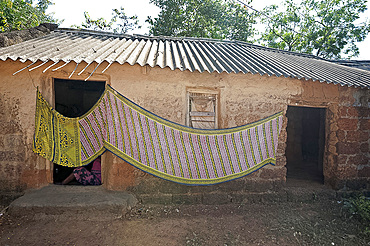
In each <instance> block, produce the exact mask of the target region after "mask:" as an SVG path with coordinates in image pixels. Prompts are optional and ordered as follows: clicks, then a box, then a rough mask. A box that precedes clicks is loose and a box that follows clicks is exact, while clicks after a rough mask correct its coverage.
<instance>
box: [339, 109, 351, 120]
mask: <svg viewBox="0 0 370 246" xmlns="http://www.w3.org/2000/svg"><path fill="white" fill-rule="evenodd" d="M348 108H349V107H340V108H339V116H340V117H341V118H347V110H348Z"/></svg>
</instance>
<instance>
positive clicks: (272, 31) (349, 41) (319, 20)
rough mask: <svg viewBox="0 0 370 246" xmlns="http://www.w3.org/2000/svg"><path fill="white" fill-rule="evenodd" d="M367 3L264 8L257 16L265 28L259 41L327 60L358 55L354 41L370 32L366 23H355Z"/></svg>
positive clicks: (339, 0) (289, 1)
mask: <svg viewBox="0 0 370 246" xmlns="http://www.w3.org/2000/svg"><path fill="white" fill-rule="evenodd" d="M366 2H367V0H302V1H301V3H299V4H296V3H295V1H294V0H285V2H284V5H283V8H284V9H283V10H282V11H280V10H279V7H278V6H277V5H271V6H269V7H266V8H265V9H264V11H263V15H262V16H261V18H262V21H263V22H265V23H267V26H268V28H266V31H265V32H263V33H262V36H261V42H262V43H263V44H266V45H267V46H269V47H273V48H279V49H284V50H289V51H297V52H303V53H310V54H315V55H317V56H320V57H323V58H327V59H341V58H342V54H345V55H346V56H347V57H348V58H350V57H353V56H358V54H359V50H358V47H357V46H356V42H361V41H363V40H364V39H365V38H366V36H367V35H368V33H369V32H370V22H369V21H365V22H363V23H358V24H355V23H356V21H358V19H359V18H360V14H361V13H363V12H364V11H365V10H366V9H367V7H366Z"/></svg>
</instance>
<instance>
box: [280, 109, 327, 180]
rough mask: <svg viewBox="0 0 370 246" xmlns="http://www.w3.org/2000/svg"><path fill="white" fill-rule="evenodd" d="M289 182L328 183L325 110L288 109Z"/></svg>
mask: <svg viewBox="0 0 370 246" xmlns="http://www.w3.org/2000/svg"><path fill="white" fill-rule="evenodd" d="M287 117H288V127H287V133H288V139H287V147H286V157H287V170H288V172H287V181H289V180H307V181H313V182H319V183H323V182H324V175H323V155H324V146H325V109H324V108H308V107H294V106H288V110H287Z"/></svg>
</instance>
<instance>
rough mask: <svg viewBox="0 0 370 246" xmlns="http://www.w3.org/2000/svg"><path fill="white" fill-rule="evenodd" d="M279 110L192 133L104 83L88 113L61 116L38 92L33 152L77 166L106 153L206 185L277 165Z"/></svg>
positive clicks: (166, 175)
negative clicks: (246, 121)
mask: <svg viewBox="0 0 370 246" xmlns="http://www.w3.org/2000/svg"><path fill="white" fill-rule="evenodd" d="M281 127H282V112H279V113H277V114H274V115H272V116H270V117H268V118H266V119H263V120H260V121H257V122H254V123H251V124H248V125H244V126H238V127H234V128H229V129H216V130H214V129H194V128H190V127H187V126H183V125H179V124H177V123H174V122H171V121H168V120H166V119H163V118H161V117H159V116H157V115H155V114H153V113H151V112H149V111H147V110H145V109H143V108H142V107H140V106H138V105H137V104H135V103H133V102H131V101H130V100H128V99H127V98H126V97H124V96H122V95H120V94H119V93H118V92H117V91H115V90H114V89H113V88H112V87H110V86H109V85H107V87H106V89H105V91H104V93H103V94H102V96H101V97H100V99H99V100H98V102H97V103H96V104H95V106H94V107H92V108H91V109H90V110H89V112H87V113H86V114H85V115H83V116H81V117H78V118H68V117H64V116H63V115H61V114H60V113H58V112H57V111H56V110H55V109H53V108H52V107H50V105H49V104H48V102H47V101H46V100H45V99H44V98H43V97H42V95H41V93H40V92H39V91H37V103H36V116H35V136H34V145H33V151H34V152H35V153H37V154H39V155H41V156H43V157H45V158H46V159H48V160H50V161H52V162H53V163H56V164H59V165H63V166H68V167H78V166H82V165H86V164H88V163H90V162H91V161H93V160H94V159H95V158H96V157H97V156H99V155H101V154H102V153H103V152H104V151H106V150H108V151H110V152H112V153H114V154H115V155H117V156H118V157H120V158H122V159H123V160H125V161H126V162H128V163H130V164H131V165H133V166H135V167H137V168H139V169H141V170H143V171H145V172H148V173H150V174H152V175H155V176H157V177H160V178H163V179H166V180H170V181H173V182H177V183H181V184H187V185H210V184H217V183H221V182H225V181H229V180H232V179H236V178H240V177H243V176H245V175H247V174H250V173H251V172H253V171H255V170H257V169H259V168H261V167H263V166H265V165H267V164H272V165H275V163H276V148H277V145H278V138H279V133H280V130H281Z"/></svg>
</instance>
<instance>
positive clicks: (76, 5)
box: [47, 0, 370, 60]
mask: <svg viewBox="0 0 370 246" xmlns="http://www.w3.org/2000/svg"><path fill="white" fill-rule="evenodd" d="M53 2H54V5H52V6H49V8H48V10H47V13H50V12H54V17H55V18H57V19H59V20H62V19H64V21H63V23H62V24H61V25H60V26H59V27H63V28H69V27H71V26H72V25H81V24H82V23H83V21H84V14H83V13H84V11H87V12H88V13H89V15H90V16H91V18H93V19H97V18H100V17H103V18H104V19H106V20H110V18H111V17H112V9H114V8H120V7H123V8H124V9H125V13H126V15H127V16H132V15H137V16H138V18H139V25H142V26H143V27H142V28H141V29H135V30H134V31H133V33H135V34H148V32H149V30H148V24H147V23H145V20H146V19H147V17H148V16H152V17H157V15H158V13H159V8H158V7H156V6H155V5H154V4H150V3H149V0H104V1H101V0H99V1H98V0H53ZM280 2H281V0H254V1H253V2H252V4H251V6H252V7H253V8H254V9H257V10H262V9H263V8H264V7H265V6H268V5H271V4H278V3H280ZM362 16H363V17H364V18H365V17H366V16H368V17H369V18H370V1H369V2H368V10H367V11H366V12H365V13H364V14H363V15H362ZM358 47H359V49H360V56H359V57H356V58H354V59H356V60H370V34H369V35H368V37H367V39H366V40H365V41H363V42H361V43H358Z"/></svg>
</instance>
